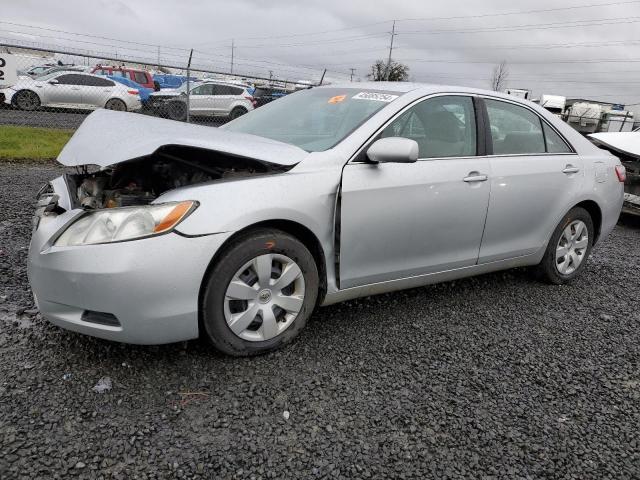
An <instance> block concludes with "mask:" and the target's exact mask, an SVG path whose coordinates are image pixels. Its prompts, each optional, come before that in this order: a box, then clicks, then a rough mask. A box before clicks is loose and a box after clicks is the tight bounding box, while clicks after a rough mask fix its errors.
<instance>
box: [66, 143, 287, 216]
mask: <svg viewBox="0 0 640 480" xmlns="http://www.w3.org/2000/svg"><path fill="white" fill-rule="evenodd" d="M88 163H90V162H88ZM78 168H79V169H80V172H79V173H76V174H68V175H67V176H66V180H67V183H68V185H69V190H70V192H71V193H72V195H73V194H75V198H74V199H73V200H74V203H75V204H76V206H78V207H82V208H85V209H101V208H115V207H129V206H136V205H147V204H149V203H151V202H152V201H153V200H155V199H156V198H158V197H159V196H160V195H161V194H163V193H164V192H166V191H169V190H173V189H175V188H180V187H185V186H189V185H196V184H201V183H206V182H212V181H217V180H224V179H233V178H242V177H250V176H254V175H267V174H274V173H280V172H285V171H287V170H289V169H290V168H292V167H291V166H283V165H276V164H271V163H267V162H263V161H259V160H255V159H250V158H243V157H237V156H233V155H229V154H225V153H221V152H215V151H211V150H206V149H202V148H197V147H185V146H181V145H167V146H163V147H161V148H159V149H158V150H156V151H155V152H154V153H153V154H151V155H148V156H145V157H141V158H136V159H132V160H129V161H127V162H123V163H120V164H117V165H115V166H113V167H110V168H107V169H104V170H98V171H95V172H90V171H89V169H88V168H87V167H86V166H83V167H78Z"/></svg>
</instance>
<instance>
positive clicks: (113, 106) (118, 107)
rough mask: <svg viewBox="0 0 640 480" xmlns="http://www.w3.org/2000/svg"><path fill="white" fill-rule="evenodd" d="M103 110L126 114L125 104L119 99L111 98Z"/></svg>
mask: <svg viewBox="0 0 640 480" xmlns="http://www.w3.org/2000/svg"><path fill="white" fill-rule="evenodd" d="M104 108H106V109H107V110H115V111H116V112H126V111H127V104H126V103H124V102H123V101H122V100H120V99H119V98H112V99H110V100H108V101H107V103H106V105H105V106H104Z"/></svg>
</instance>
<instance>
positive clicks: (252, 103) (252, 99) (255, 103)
mask: <svg viewBox="0 0 640 480" xmlns="http://www.w3.org/2000/svg"><path fill="white" fill-rule="evenodd" d="M244 98H246V99H247V100H249V101H250V102H251V105H253V106H254V107H255V106H256V105H258V101H257V100H256V99H255V98H253V97H251V96H249V97H244Z"/></svg>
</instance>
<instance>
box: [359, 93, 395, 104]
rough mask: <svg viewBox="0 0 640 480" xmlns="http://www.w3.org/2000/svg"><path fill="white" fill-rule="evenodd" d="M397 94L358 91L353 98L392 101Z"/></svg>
mask: <svg viewBox="0 0 640 480" xmlns="http://www.w3.org/2000/svg"><path fill="white" fill-rule="evenodd" d="M396 98H398V95H389V94H388V93H377V92H360V93H358V94H357V95H354V96H353V99H354V100H375V101H377V102H387V103H389V102H393V101H394V100H395V99H396Z"/></svg>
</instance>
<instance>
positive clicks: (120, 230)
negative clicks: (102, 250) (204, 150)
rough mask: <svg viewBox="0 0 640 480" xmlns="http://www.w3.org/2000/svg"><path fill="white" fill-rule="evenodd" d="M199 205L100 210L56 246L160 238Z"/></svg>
mask: <svg viewBox="0 0 640 480" xmlns="http://www.w3.org/2000/svg"><path fill="white" fill-rule="evenodd" d="M197 205H198V204H197V203H196V202H179V203H178V202H172V203H162V204H158V205H147V206H144V207H125V208H110V209H105V210H97V211H95V212H91V213H87V214H85V215H82V216H81V217H80V218H79V219H78V220H76V221H75V222H73V223H72V224H71V225H69V227H67V229H66V230H65V231H64V232H63V233H62V235H60V236H59V237H58V239H57V240H56V241H55V245H56V246H58V247H71V246H76V245H95V244H97V243H110V242H122V241H124V240H135V239H138V238H145V237H151V236H153V235H159V234H161V233H166V232H169V231H171V230H173V228H174V227H175V226H176V225H178V224H179V223H180V222H181V221H182V220H183V219H184V218H185V217H186V216H187V215H189V214H190V213H191V212H192V211H193V210H195V208H196V207H197Z"/></svg>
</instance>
